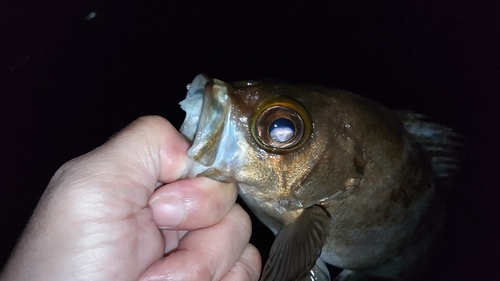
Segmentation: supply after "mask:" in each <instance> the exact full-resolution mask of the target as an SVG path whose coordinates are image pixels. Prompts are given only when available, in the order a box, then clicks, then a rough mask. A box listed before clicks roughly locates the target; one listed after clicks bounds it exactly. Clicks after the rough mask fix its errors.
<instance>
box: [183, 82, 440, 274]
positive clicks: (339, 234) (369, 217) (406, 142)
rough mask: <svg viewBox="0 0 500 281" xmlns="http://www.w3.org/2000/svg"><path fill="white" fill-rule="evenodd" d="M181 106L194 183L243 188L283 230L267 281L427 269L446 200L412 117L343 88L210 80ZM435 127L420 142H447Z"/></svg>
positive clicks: (192, 88) (258, 210)
mask: <svg viewBox="0 0 500 281" xmlns="http://www.w3.org/2000/svg"><path fill="white" fill-rule="evenodd" d="M181 107H182V108H183V109H184V110H185V111H186V112H187V115H186V119H185V121H184V123H183V125H182V127H181V130H180V131H181V133H183V134H184V135H185V136H186V137H188V138H189V139H191V140H192V141H193V144H192V146H191V148H190V149H189V151H188V156H189V157H190V159H191V160H192V162H191V167H190V169H189V171H188V172H187V173H186V174H185V176H186V177H194V176H198V175H201V176H208V177H211V178H214V179H217V180H235V181H237V182H238V186H239V194H240V196H241V197H242V198H243V200H244V201H245V203H246V204H247V205H248V206H249V208H250V209H251V210H252V212H254V213H255V215H256V216H257V217H258V218H259V219H260V220H261V221H262V222H263V223H264V224H265V225H266V226H267V227H269V228H270V229H271V230H272V231H273V232H274V233H275V234H276V235H277V236H276V240H275V242H274V244H273V246H272V248H271V252H270V258H269V260H268V262H267V264H266V265H265V267H264V272H263V276H262V277H261V280H329V278H330V277H329V275H328V272H327V270H326V267H325V266H324V264H323V262H326V263H329V264H332V265H334V266H337V267H340V268H344V269H345V270H344V271H343V272H342V273H341V274H340V275H339V276H337V278H336V280H357V279H360V278H364V277H366V276H376V277H382V278H388V279H397V280H404V279H408V278H409V277H411V276H412V275H413V274H414V272H415V271H416V270H417V269H418V267H419V266H420V265H421V263H422V260H423V259H424V257H425V254H426V253H427V252H428V251H429V250H430V248H431V246H432V243H433V241H434V240H435V237H436V235H437V233H438V231H439V228H440V226H441V224H442V222H443V217H444V204H443V197H444V196H443V194H442V192H440V189H439V188H437V187H436V179H437V176H438V175H437V174H436V171H435V169H433V167H434V166H433V162H432V159H431V158H432V157H431V156H430V155H429V153H428V150H429V149H426V146H423V145H422V144H421V141H419V136H418V134H416V133H415V132H412V131H411V128H409V126H408V125H407V124H406V125H405V123H404V122H403V119H404V118H403V117H404V116H410V117H411V113H407V114H406V115H405V114H403V113H396V112H394V111H391V110H389V109H387V108H385V107H384V106H382V105H380V104H378V103H376V102H374V101H371V100H369V99H367V98H364V97H362V96H359V95H355V94H352V93H349V92H346V91H342V90H337V89H330V88H325V87H320V86H296V85H290V84H286V83H276V82H266V81H260V82H256V81H240V82H234V83H225V82H223V81H220V80H217V79H210V78H208V77H206V76H204V75H199V76H197V77H196V78H195V80H194V81H193V82H192V83H191V84H190V85H189V86H188V95H187V97H186V99H185V100H184V101H183V102H181ZM414 116H415V115H414ZM410 119H411V118H410ZM412 120H414V121H415V120H420V119H419V118H418V117H417V118H413V119H412ZM415 123H417V122H413V123H412V124H415ZM408 124H409V123H408ZM425 124H427V125H428V124H431V123H425ZM421 127H425V126H421ZM426 128H427V131H426V132H424V133H422V134H421V135H420V137H422V138H425V137H426V139H427V140H429V139H430V140H432V139H433V137H435V136H431V134H432V133H434V134H438V135H439V134H440V136H439V139H440V141H438V142H436V143H440V144H443V143H446V141H447V136H449V134H450V131H449V130H447V129H446V128H444V127H442V126H439V125H435V126H432V125H431V126H428V127H426ZM413 129H415V128H414V127H413ZM417 131H418V130H417ZM436 145H437V144H436ZM429 147H435V146H434V144H433V143H432V141H431V144H428V145H427V148H429ZM436 150H439V149H436ZM434 164H435V163H434ZM445 170H446V169H445Z"/></svg>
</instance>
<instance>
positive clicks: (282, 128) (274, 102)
mask: <svg viewBox="0 0 500 281" xmlns="http://www.w3.org/2000/svg"><path fill="white" fill-rule="evenodd" d="M311 129H312V122H311V117H310V115H309V113H308V112H307V110H306V109H305V107H304V106H303V105H302V104H301V103H299V102H298V101H296V100H294V99H290V98H270V99H267V100H265V101H264V102H263V103H261V104H260V105H259V106H257V110H256V111H255V112H254V114H253V116H252V125H251V132H252V136H253V138H254V139H255V141H256V142H257V144H258V145H259V146H260V147H261V148H263V149H265V150H267V151H271V152H274V153H285V152H290V151H293V150H295V149H298V148H299V147H301V146H302V145H303V144H304V143H305V141H306V140H307V138H308V137H309V136H310V135H311Z"/></svg>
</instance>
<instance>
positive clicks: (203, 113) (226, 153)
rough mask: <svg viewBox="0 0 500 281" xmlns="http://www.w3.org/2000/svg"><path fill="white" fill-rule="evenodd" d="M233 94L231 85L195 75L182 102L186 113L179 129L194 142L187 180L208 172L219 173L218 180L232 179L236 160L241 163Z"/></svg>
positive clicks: (188, 153)
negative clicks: (233, 122) (232, 112)
mask: <svg viewBox="0 0 500 281" xmlns="http://www.w3.org/2000/svg"><path fill="white" fill-rule="evenodd" d="M231 92H232V87H231V86H230V85H229V84H227V83H225V82H223V81H220V80H218V79H210V78H208V77H207V76H204V75H198V76H196V77H195V79H194V80H193V82H192V83H191V84H190V86H189V87H188V94H187V97H186V99H185V100H184V101H182V102H181V107H182V109H184V111H186V113H187V114H186V119H185V120H184V123H183V124H182V126H181V130H180V132H181V133H182V134H183V135H185V136H186V137H188V139H190V140H191V141H192V144H191V147H190V148H189V150H188V151H187V156H188V157H189V158H190V162H191V164H190V168H189V171H188V172H186V174H187V176H188V177H194V176H197V175H199V174H202V173H204V172H206V171H207V170H209V169H212V170H217V171H218V172H219V174H218V175H217V177H220V176H222V175H223V176H225V177H230V172H231V169H232V168H234V166H235V161H239V160H240V159H239V158H238V159H236V158H237V157H238V156H237V155H239V153H240V152H239V146H238V141H237V140H238V137H239V136H235V131H234V128H233V125H234V124H232V121H231V109H232V98H231V96H230V93H231ZM191 106H192V107H194V108H191ZM209 174H213V173H209ZM214 175H215V174H214Z"/></svg>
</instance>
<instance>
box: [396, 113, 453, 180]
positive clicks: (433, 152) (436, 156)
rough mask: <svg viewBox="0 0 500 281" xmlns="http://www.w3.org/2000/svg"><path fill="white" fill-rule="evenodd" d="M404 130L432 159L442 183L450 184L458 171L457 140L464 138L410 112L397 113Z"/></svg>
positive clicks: (434, 168)
mask: <svg viewBox="0 0 500 281" xmlns="http://www.w3.org/2000/svg"><path fill="white" fill-rule="evenodd" d="M396 114H397V115H398V117H399V119H400V120H401V121H402V122H403V125H404V128H405V129H406V130H407V131H408V132H409V133H410V134H411V135H412V136H413V138H414V139H415V140H416V141H417V142H418V143H419V144H420V145H421V146H422V148H423V149H424V150H425V151H426V152H427V154H428V155H429V157H430V159H431V164H432V169H433V170H434V173H435V175H436V178H437V180H438V181H440V182H441V183H448V181H449V180H450V178H451V177H452V176H453V174H454V173H455V172H456V171H457V170H458V152H457V151H456V148H457V147H458V146H461V143H460V142H458V141H457V140H458V139H460V138H463V137H462V136H461V135H459V134H457V133H455V132H454V131H453V130H452V129H450V128H448V127H446V126H443V125H441V124H437V123H433V122H429V121H426V119H429V118H428V117H426V116H424V115H421V114H418V113H414V112H409V111H397V112H396Z"/></svg>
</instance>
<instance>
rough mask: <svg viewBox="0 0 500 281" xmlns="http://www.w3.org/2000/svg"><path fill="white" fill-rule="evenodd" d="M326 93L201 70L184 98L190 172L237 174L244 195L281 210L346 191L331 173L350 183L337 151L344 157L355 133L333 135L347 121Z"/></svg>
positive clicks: (222, 175)
mask: <svg viewBox="0 0 500 281" xmlns="http://www.w3.org/2000/svg"><path fill="white" fill-rule="evenodd" d="M322 96H323V95H320V94H318V93H316V92H315V91H310V89H306V88H300V87H295V86H291V85H288V84H283V83H274V82H266V81H259V82H257V81H240V82H234V83H226V82H223V81H220V80H217V79H210V78H208V77H206V76H204V75H198V76H197V77H196V78H195V79H194V80H193V82H192V83H191V84H189V85H188V94H187V97H186V99H185V100H184V101H182V102H181V103H180V104H181V107H182V108H183V109H184V110H185V111H186V113H187V114H186V119H185V121H184V123H183V124H182V126H181V129H180V132H181V133H182V134H184V135H185V136H186V137H187V138H189V139H190V140H191V141H192V146H191V148H190V149H189V151H188V156H189V158H190V159H191V164H190V168H189V169H188V171H186V174H185V175H184V176H186V177H195V176H199V175H200V176H207V177H211V178H213V179H216V180H230V179H234V180H235V181H237V182H238V184H239V188H240V194H241V195H242V196H244V197H245V196H246V197H250V198H252V199H253V200H255V201H256V202H260V203H261V204H270V206H273V207H274V208H275V209H276V210H278V211H279V212H280V213H281V212H282V211H284V210H285V211H293V210H298V209H303V208H307V207H309V206H312V205H314V204H318V203H321V202H322V201H325V200H327V199H328V198H331V197H332V196H333V195H335V194H336V193H337V192H339V190H336V189H335V188H331V186H332V181H340V185H336V186H341V187H343V186H345V184H343V181H344V180H345V179H343V177H338V176H336V175H335V173H333V174H332V171H335V169H336V168H335V167H336V166H338V167H341V168H339V170H338V171H337V172H338V174H346V173H348V171H343V169H344V167H346V165H341V164H342V163H337V164H335V163H336V162H335V161H332V159H334V158H336V159H344V158H345V157H343V156H344V155H343V154H346V153H349V149H343V147H345V146H346V145H345V143H346V142H348V141H349V138H348V137H338V136H332V133H333V134H334V135H339V134H342V132H340V131H342V129H345V126H344V127H342V126H343V125H345V124H343V123H342V122H340V123H339V122H334V120H332V118H330V117H329V116H330V114H329V113H330V111H331V109H332V108H334V107H332V104H331V101H330V100H323V99H322ZM326 108H328V110H325V109H326ZM326 123H332V124H326ZM333 123H335V124H333ZM339 124H341V125H339ZM342 124H343V125H342ZM324 127H328V128H332V129H331V130H322V129H321V128H324ZM337 127H338V128H337ZM341 127H342V128H341ZM344 131H345V130H344ZM343 135H345V134H343ZM332 140H333V143H332ZM339 142H343V143H339ZM338 152H340V155H337V156H338V157H336V155H335V154H336V153H338ZM351 159H352V158H351ZM329 162H330V163H329ZM337 162H338V161H337ZM350 164H351V163H349V165H347V166H352V165H350ZM317 175H321V176H317ZM333 186H335V185H333ZM322 187H323V188H322ZM326 187H328V188H326Z"/></svg>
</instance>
